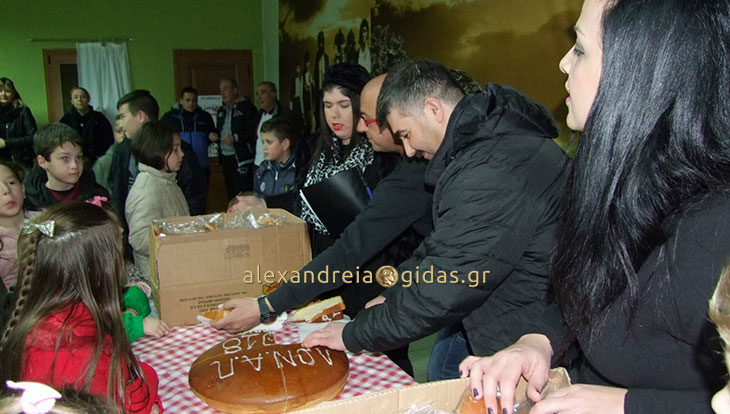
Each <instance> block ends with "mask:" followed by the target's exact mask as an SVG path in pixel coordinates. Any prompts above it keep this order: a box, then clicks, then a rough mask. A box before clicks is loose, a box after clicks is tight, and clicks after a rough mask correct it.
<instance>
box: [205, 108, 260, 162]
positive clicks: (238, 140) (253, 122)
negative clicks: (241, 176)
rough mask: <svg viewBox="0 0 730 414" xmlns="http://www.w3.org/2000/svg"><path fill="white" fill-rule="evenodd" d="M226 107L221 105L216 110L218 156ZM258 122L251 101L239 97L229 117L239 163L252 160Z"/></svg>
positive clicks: (219, 154)
mask: <svg viewBox="0 0 730 414" xmlns="http://www.w3.org/2000/svg"><path fill="white" fill-rule="evenodd" d="M228 110H229V109H228V107H227V106H225V105H223V106H221V107H220V108H218V112H216V128H217V131H216V132H218V135H219V136H220V139H219V140H218V156H219V157H220V156H222V154H221V141H223V138H225V137H224V136H223V134H222V133H221V130H222V129H223V124H224V123H225V121H226V112H227V111H228ZM258 123H259V113H258V111H257V110H256V107H255V106H253V104H252V103H251V101H249V100H248V99H246V98H244V97H242V96H241V97H239V99H238V101H237V102H236V104H235V105H233V116H232V117H231V134H233V138H234V142H233V147H234V148H235V149H236V157H237V158H238V162H239V163H243V162H245V161H250V162H251V163H252V162H253V159H254V156H255V155H256V139H257V137H256V128H257V127H258Z"/></svg>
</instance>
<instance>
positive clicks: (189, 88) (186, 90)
mask: <svg viewBox="0 0 730 414" xmlns="http://www.w3.org/2000/svg"><path fill="white" fill-rule="evenodd" d="M186 93H194V94H195V96H198V90H197V89H195V88H193V87H192V86H186V87H184V88H182V89H181V90H180V97H181V98H183V97H185V94H186Z"/></svg>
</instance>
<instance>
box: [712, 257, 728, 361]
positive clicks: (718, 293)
mask: <svg viewBox="0 0 730 414" xmlns="http://www.w3.org/2000/svg"><path fill="white" fill-rule="evenodd" d="M710 319H712V322H714V323H715V325H717V331H718V332H719V333H720V337H721V338H722V341H723V343H724V349H725V364H726V365H728V369H729V370H730V365H729V364H730V350H728V348H727V347H728V344H730V264H728V265H727V266H726V267H725V269H723V271H722V275H720V281H719V282H717V287H715V293H713V295H712V299H710Z"/></svg>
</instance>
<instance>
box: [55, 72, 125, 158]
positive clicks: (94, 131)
mask: <svg viewBox="0 0 730 414" xmlns="http://www.w3.org/2000/svg"><path fill="white" fill-rule="evenodd" d="M89 99H90V97H89V91H87V90H86V89H84V88H82V87H80V86H76V87H73V88H71V109H70V110H69V111H68V112H67V113H66V114H65V115H64V116H63V117H62V118H61V121H59V122H61V123H64V124H66V125H68V126H70V127H71V128H73V129H75V130H76V131H77V132H78V133H79V135H81V138H82V140H83V143H84V145H83V147H82V148H83V149H84V157H85V158H86V159H88V160H89V163H88V168H89V169H91V166H92V165H94V162H96V159H97V158H99V157H101V156H102V155H104V153H105V152H106V150H107V149H109V147H110V146H111V145H112V144H113V143H114V132H113V131H112V125H111V124H110V123H109V120H108V119H106V116H105V115H104V114H102V113H101V112H98V111H95V110H94V107H93V106H91V105H89Z"/></svg>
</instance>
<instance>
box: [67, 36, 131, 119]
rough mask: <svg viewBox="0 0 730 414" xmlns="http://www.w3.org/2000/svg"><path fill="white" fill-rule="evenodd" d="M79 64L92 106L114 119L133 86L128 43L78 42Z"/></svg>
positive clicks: (82, 83) (77, 58) (80, 73)
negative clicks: (118, 102) (118, 103)
mask: <svg viewBox="0 0 730 414" xmlns="http://www.w3.org/2000/svg"><path fill="white" fill-rule="evenodd" d="M76 64H77V67H78V73H79V86H81V87H83V88H85V89H86V90H88V91H89V95H91V105H92V106H93V107H94V109H95V110H97V111H99V112H102V113H104V115H106V117H107V118H109V120H110V121H113V119H114V117H115V116H116V114H117V101H118V100H119V98H121V97H122V96H123V95H124V94H125V93H127V92H129V91H131V89H132V82H131V81H130V76H129V59H128V58H127V45H126V44H125V43H121V44H118V43H106V44H103V43H76ZM113 124H114V123H113V122H112V125H113Z"/></svg>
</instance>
